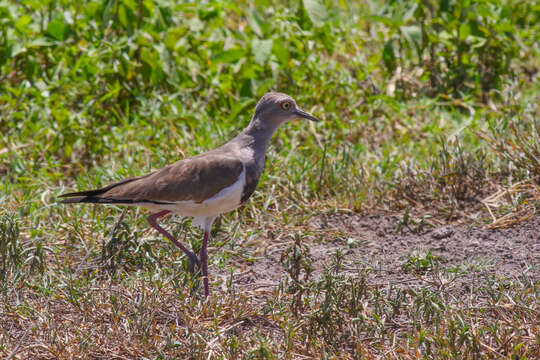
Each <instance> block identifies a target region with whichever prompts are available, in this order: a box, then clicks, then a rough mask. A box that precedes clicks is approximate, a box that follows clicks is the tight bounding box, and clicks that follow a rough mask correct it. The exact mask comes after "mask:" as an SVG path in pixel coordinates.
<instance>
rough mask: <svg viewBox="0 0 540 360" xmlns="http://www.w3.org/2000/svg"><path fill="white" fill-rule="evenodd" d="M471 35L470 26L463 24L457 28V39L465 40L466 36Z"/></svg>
mask: <svg viewBox="0 0 540 360" xmlns="http://www.w3.org/2000/svg"><path fill="white" fill-rule="evenodd" d="M470 34H471V26H470V25H469V24H467V23H463V24H461V25H460V26H459V39H460V40H465V39H466V38H467V36H469V35H470Z"/></svg>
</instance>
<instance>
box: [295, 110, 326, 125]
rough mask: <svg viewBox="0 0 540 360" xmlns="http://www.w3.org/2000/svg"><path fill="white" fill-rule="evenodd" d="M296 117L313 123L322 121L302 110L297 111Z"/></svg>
mask: <svg viewBox="0 0 540 360" xmlns="http://www.w3.org/2000/svg"><path fill="white" fill-rule="evenodd" d="M296 115H298V117H301V118H304V119H308V120H311V121H315V122H319V121H320V120H319V119H317V118H316V117H315V116H313V115H311V114H310V113H308V112H307V111H304V110H301V109H297V110H296Z"/></svg>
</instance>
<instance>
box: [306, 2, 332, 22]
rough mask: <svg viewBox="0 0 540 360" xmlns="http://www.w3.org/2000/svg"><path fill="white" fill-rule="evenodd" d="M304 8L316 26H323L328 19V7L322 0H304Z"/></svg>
mask: <svg viewBox="0 0 540 360" xmlns="http://www.w3.org/2000/svg"><path fill="white" fill-rule="evenodd" d="M303 4H304V8H305V9H306V12H307V13H308V16H309V18H310V20H311V21H312V22H313V24H314V25H315V26H322V25H323V23H324V21H325V20H326V17H327V13H326V7H325V6H324V4H323V3H322V2H321V0H303Z"/></svg>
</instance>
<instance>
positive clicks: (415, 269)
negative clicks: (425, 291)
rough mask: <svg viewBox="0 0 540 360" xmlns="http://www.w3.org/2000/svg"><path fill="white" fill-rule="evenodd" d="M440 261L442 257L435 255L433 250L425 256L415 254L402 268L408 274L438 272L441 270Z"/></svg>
mask: <svg viewBox="0 0 540 360" xmlns="http://www.w3.org/2000/svg"><path fill="white" fill-rule="evenodd" d="M440 260H441V258H440V257H438V256H435V255H433V254H432V253H431V250H428V252H427V253H424V254H413V255H411V256H409V258H408V259H407V261H406V262H405V264H403V265H402V266H401V268H402V269H403V270H404V271H406V272H408V273H412V274H416V275H421V274H425V273H427V272H428V271H434V270H437V269H438V268H439V261H440Z"/></svg>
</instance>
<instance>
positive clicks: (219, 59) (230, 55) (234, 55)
mask: <svg viewBox="0 0 540 360" xmlns="http://www.w3.org/2000/svg"><path fill="white" fill-rule="evenodd" d="M244 56H246V52H245V50H242V49H233V50H225V51H222V52H220V53H218V54H216V55H214V56H212V57H211V59H210V60H211V61H212V62H214V63H233V62H236V61H238V60H240V59H241V58H243V57H244Z"/></svg>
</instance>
